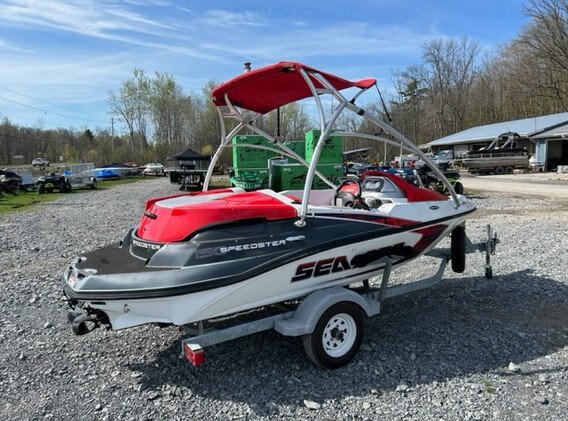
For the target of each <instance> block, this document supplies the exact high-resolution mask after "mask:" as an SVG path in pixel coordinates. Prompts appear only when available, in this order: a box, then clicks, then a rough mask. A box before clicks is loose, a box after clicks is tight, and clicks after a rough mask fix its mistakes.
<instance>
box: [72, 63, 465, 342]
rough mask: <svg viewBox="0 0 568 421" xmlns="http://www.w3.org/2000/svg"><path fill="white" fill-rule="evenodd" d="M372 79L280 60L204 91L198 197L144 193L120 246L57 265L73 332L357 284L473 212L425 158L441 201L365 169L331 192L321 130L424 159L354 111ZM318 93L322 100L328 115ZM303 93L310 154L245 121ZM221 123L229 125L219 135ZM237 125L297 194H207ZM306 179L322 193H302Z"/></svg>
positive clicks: (220, 311)
mask: <svg viewBox="0 0 568 421" xmlns="http://www.w3.org/2000/svg"><path fill="white" fill-rule="evenodd" d="M375 85H376V81H375V79H363V80H359V81H349V80H346V79H343V78H340V77H338V76H334V75H332V74H329V73H325V72H322V71H320V70H317V69H314V68H312V67H309V66H306V65H303V64H301V63H296V62H280V63H277V64H273V65H269V66H266V67H262V68H259V69H256V70H252V71H250V72H247V73H244V74H241V75H239V76H237V77H235V78H233V79H231V80H229V81H228V82H225V83H223V84H221V85H220V86H218V87H217V88H215V89H214V90H213V91H212V97H213V102H214V103H215V105H216V106H217V109H218V112H219V115H220V117H221V118H220V120H221V130H222V140H221V144H220V146H219V148H218V150H217V151H216V153H215V154H214V156H213V158H212V160H211V163H210V166H209V170H208V172H207V174H206V176H205V182H204V187H203V191H200V192H191V193H184V194H180V195H174V196H166V197H159V198H155V199H151V200H149V201H148V202H147V203H146V206H145V210H144V212H143V215H142V217H141V220H140V223H139V225H138V226H137V227H136V228H134V229H132V230H131V231H130V232H129V233H128V234H127V235H126V236H125V238H124V240H123V241H122V242H120V243H119V244H114V245H109V246H107V247H104V248H101V249H98V250H95V251H92V252H89V253H85V254H83V255H81V256H78V257H76V258H75V259H74V260H73V261H72V263H71V264H70V265H68V266H67V267H66V268H65V270H64V273H63V275H62V280H63V283H64V291H65V294H66V296H67V298H68V301H69V303H70V305H71V307H72V311H71V312H70V315H69V320H70V321H71V322H72V324H73V328H74V330H75V332H76V333H79V334H82V333H86V332H88V331H90V328H88V327H87V326H88V324H89V323H91V324H95V325H100V324H106V325H109V326H110V327H112V328H113V329H124V328H130V327H133V326H137V325H142V324H146V323H159V324H171V325H178V326H183V325H187V324H190V323H194V322H200V321H204V320H208V319H211V318H215V317H219V316H223V315H229V314H232V313H235V312H240V311H244V310H248V309H255V308H258V307H261V306H266V305H271V304H275V303H282V302H286V301H287V300H293V299H300V300H301V299H302V297H306V296H308V295H310V294H312V293H313V292H315V291H318V290H322V289H327V288H333V287H343V286H348V285H352V284H355V283H360V282H366V280H368V279H369V278H370V277H373V276H377V275H380V274H381V273H382V272H383V271H384V270H385V268H386V267H387V266H388V269H389V270H390V267H393V268H394V267H398V266H402V265H405V264H409V263H410V262H412V261H414V260H415V259H416V258H418V257H419V256H421V255H423V254H425V253H427V252H428V251H429V250H431V249H432V248H433V247H434V246H436V244H438V243H439V242H440V241H441V240H442V239H443V238H444V237H446V236H448V235H449V234H450V233H452V232H453V231H455V230H460V229H462V230H463V224H464V220H465V219H466V217H467V216H468V215H470V214H471V213H472V212H474V211H475V206H474V205H473V204H472V203H471V202H470V201H469V200H468V199H467V198H466V197H464V196H462V195H458V194H456V193H455V191H454V190H453V189H452V186H451V185H450V183H449V182H448V181H447V179H446V178H445V177H444V175H443V174H442V172H441V171H440V170H439V169H438V167H437V166H436V165H433V164H431V165H430V166H431V168H432V169H433V171H434V172H436V173H438V176H439V177H440V179H441V180H443V181H444V182H445V184H446V187H447V190H448V191H449V193H450V195H449V197H448V196H445V195H442V194H440V193H438V192H435V191H431V190H428V189H423V188H419V187H416V186H413V185H411V184H410V183H407V182H406V181H404V180H403V179H402V178H400V177H397V176H396V175H392V174H388V173H386V172H381V173H380V174H379V175H376V174H375V176H374V177H373V179H372V185H371V181H370V180H369V181H368V182H367V184H366V185H365V186H364V188H363V187H362V186H361V183H360V182H359V181H358V180H356V179H348V180H346V181H345V182H344V183H342V184H340V185H339V186H336V185H334V184H333V183H332V182H331V181H329V180H327V179H325V177H323V175H322V174H321V173H319V171H318V170H317V163H318V158H319V156H320V154H321V151H322V149H323V148H324V146H325V143H326V139H328V137H329V136H330V133H331V132H332V130H334V131H333V135H334V136H343V137H344V138H345V137H355V136H357V137H358V138H365V139H371V140H375V141H378V142H385V143H387V144H390V145H395V146H396V147H401V146H402V147H404V148H407V149H408V150H410V151H411V152H412V153H414V154H416V155H418V156H419V157H420V158H421V159H423V160H424V161H425V162H427V163H428V162H429V160H428V158H427V157H426V156H425V155H424V154H423V153H422V152H421V151H420V149H418V148H417V147H416V146H415V145H414V144H413V143H412V142H411V141H410V140H408V139H407V138H406V137H404V136H403V135H402V134H400V133H399V132H397V131H396V130H395V129H393V128H392V127H391V126H390V125H388V124H387V123H385V122H384V121H382V120H381V119H379V118H377V117H375V116H373V115H371V114H370V113H367V112H366V111H365V110H364V109H363V108H361V107H360V106H358V105H356V100H357V99H358V98H359V96H360V95H361V94H362V93H364V92H366V91H368V90H369V89H370V88H373V87H374V86H375ZM346 90H350V91H355V94H354V96H353V97H352V98H347V97H346V96H344V95H343V93H342V92H344V91H346ZM324 96H328V97H333V99H334V100H333V102H332V104H333V107H334V109H333V113H332V114H331V116H330V117H328V116H327V115H326V112H324V106H323V102H322V101H323V97H324ZM309 97H311V98H312V99H313V101H314V102H315V105H316V108H317V110H318V114H319V121H320V132H321V134H320V136H319V139H318V141H317V145H316V147H315V149H314V153H313V157H312V159H311V162H307V161H306V160H305V159H304V158H303V157H301V156H300V155H298V154H297V153H295V152H294V151H293V150H291V149H290V148H288V147H287V146H286V145H285V144H284V143H283V141H282V139H280V138H279V136H273V135H271V134H269V133H266V132H264V131H263V130H262V129H260V128H259V127H257V125H255V124H254V121H255V120H256V119H258V118H260V117H262V116H263V115H265V114H266V113H269V112H271V111H274V110H276V109H277V108H278V107H281V106H284V105H286V104H288V103H291V102H295V101H299V100H303V99H306V98H309ZM325 108H326V109H328V106H327V104H326V107H325ZM344 113H352V114H353V115H354V116H360V118H362V119H365V120H367V121H369V122H371V123H373V124H374V125H376V126H377V130H376V132H381V133H388V134H390V136H392V138H391V137H386V135H383V136H377V135H371V134H366V133H357V132H349V131H340V130H337V129H334V128H335V124H336V122H337V119H338V117H339V116H340V115H342V114H344ZM251 115H252V116H251ZM224 119H233V120H236V122H237V124H236V126H235V127H234V128H233V129H231V130H230V131H229V132H227V130H226V126H225V122H224ZM242 131H247V132H249V133H250V132H253V133H255V134H258V135H261V136H264V137H265V138H267V139H269V140H271V141H272V142H273V146H260V145H259V146H258V147H259V148H260V149H269V150H272V151H276V152H278V153H279V154H281V155H282V156H285V157H289V158H292V159H295V160H296V161H298V162H301V163H303V164H304V165H305V166H306V167H307V168H308V170H307V174H306V177H305V178H306V180H305V187H304V189H303V190H298V191H273V190H268V189H265V190H258V191H245V190H244V189H240V188H224V189H218V190H210V189H209V183H210V181H211V176H212V172H213V168H214V167H215V166H216V165H217V162H218V161H219V158H220V155H221V152H222V151H223V149H224V148H226V147H240V146H246V147H251V145H249V144H241V145H240V144H238V143H237V144H235V143H233V142H231V140H232V139H233V137H234V136H235V135H236V134H238V133H239V132H242ZM316 176H318V177H320V178H322V179H324V181H325V183H326V184H327V185H328V186H329V188H328V189H325V190H312V189H311V186H312V185H313V180H314V178H315V177H316ZM460 238H463V237H460ZM454 261H455V262H456V263H455V264H454V269H455V270H456V271H463V262H461V263H460V261H461V259H460V258H459V256H453V257H452V263H454Z"/></svg>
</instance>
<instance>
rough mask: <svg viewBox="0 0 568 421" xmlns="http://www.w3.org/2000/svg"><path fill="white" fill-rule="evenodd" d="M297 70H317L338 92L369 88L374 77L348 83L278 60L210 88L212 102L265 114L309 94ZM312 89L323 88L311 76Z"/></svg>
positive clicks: (307, 87) (309, 91)
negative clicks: (313, 86) (227, 98)
mask: <svg viewBox="0 0 568 421" xmlns="http://www.w3.org/2000/svg"><path fill="white" fill-rule="evenodd" d="M300 69H304V70H306V71H315V72H318V73H320V74H321V75H322V76H323V77H325V79H326V80H327V81H328V82H329V83H330V84H331V85H332V86H333V87H334V88H335V89H337V90H338V91H339V90H342V89H347V88H353V87H357V88H361V89H366V88H370V87H371V86H373V85H374V84H375V83H376V79H362V80H359V81H356V82H352V81H349V80H346V79H342V78H340V77H337V76H334V75H332V74H329V73H326V72H322V71H320V70H317V69H314V68H313V67H309V66H306V65H304V64H301V63H296V62H290V61H281V62H280V63H276V64H271V65H269V66H265V67H261V68H258V69H255V70H251V71H250V72H248V73H243V74H241V75H239V76H237V77H235V78H233V79H231V80H229V81H227V82H225V83H223V84H221V85H219V86H218V87H217V88H215V89H213V91H212V96H213V103H214V104H215V105H216V106H217V107H220V106H223V105H227V102H226V101H225V94H227V95H228V97H229V101H230V102H231V103H232V104H233V105H235V106H238V107H240V108H245V109H247V110H251V111H255V112H257V113H260V114H265V113H267V112H269V111H272V110H274V109H276V108H278V107H281V106H283V105H286V104H289V103H291V102H295V101H298V100H300V99H304V98H308V97H310V96H312V91H311V90H310V88H309V86H308V85H307V83H306V81H305V80H304V78H303V77H302V75H301V74H300V72H299V71H300ZM312 80H313V81H314V83H315V86H316V88H323V86H322V85H321V83H319V82H318V81H317V80H316V79H312Z"/></svg>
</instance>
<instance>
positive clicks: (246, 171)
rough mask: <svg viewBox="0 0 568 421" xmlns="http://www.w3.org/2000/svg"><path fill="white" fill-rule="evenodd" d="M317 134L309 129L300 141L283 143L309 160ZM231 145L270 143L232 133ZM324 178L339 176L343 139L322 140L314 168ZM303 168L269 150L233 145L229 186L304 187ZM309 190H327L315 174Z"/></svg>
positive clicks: (336, 177) (265, 144)
mask: <svg viewBox="0 0 568 421" xmlns="http://www.w3.org/2000/svg"><path fill="white" fill-rule="evenodd" d="M319 136H320V131H319V130H310V131H309V132H307V133H306V136H305V140H304V141H301V140H300V141H286V142H284V144H285V145H286V146H287V147H288V148H290V149H291V150H293V151H294V152H295V153H297V154H298V155H299V156H301V157H302V158H304V159H305V160H306V161H308V162H310V161H311V159H312V156H313V153H314V149H315V147H316V144H317V141H318V139H319ZM232 142H233V144H236V143H239V144H250V145H261V146H271V143H270V142H269V141H268V140H267V139H265V138H264V137H262V136H258V135H247V136H235V137H234V138H233V139H232ZM317 169H318V171H320V172H321V173H322V174H323V175H324V176H325V177H327V178H328V179H329V180H331V181H332V182H337V181H338V180H339V179H340V178H341V177H343V173H344V169H343V138H342V137H340V136H331V137H330V138H328V139H326V142H325V144H324V147H323V149H322V153H321V155H320V159H319V165H318V167H317ZM307 172H308V169H307V167H305V166H304V165H303V164H301V163H299V162H298V161H297V160H295V159H292V158H289V157H284V158H283V157H281V156H279V155H277V154H276V153H274V152H272V151H268V150H266V149H260V148H255V147H252V146H251V147H250V148H249V147H246V146H244V147H243V146H241V147H233V173H232V174H231V186H234V187H242V188H244V189H245V190H256V189H261V188H270V189H272V190H275V191H283V190H299V189H303V188H304V181H305V179H306V174H307ZM312 188H313V189H316V190H317V189H327V188H329V186H327V184H325V183H324V182H323V181H322V180H320V179H319V177H317V176H316V177H315V179H314V183H313V186H312Z"/></svg>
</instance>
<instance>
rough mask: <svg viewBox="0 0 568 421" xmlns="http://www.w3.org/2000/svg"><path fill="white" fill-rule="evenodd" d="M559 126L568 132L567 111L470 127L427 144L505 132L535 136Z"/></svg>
mask: <svg viewBox="0 0 568 421" xmlns="http://www.w3.org/2000/svg"><path fill="white" fill-rule="evenodd" d="M560 127H563V130H564V132H563V133H564V134H568V113H559V114H550V115H545V116H541V117H531V118H523V119H521V120H512V121H505V122H503V123H494V124H488V125H485V126H477V127H472V128H471V129H467V130H463V131H461V132H459V133H455V134H452V135H450V136H446V137H442V138H441V139H437V140H434V141H432V142H429V143H428V145H430V146H433V147H438V146H451V145H463V144H471V143H480V142H488V141H492V140H493V139H495V138H496V137H497V136H499V135H500V134H501V133H505V132H515V133H518V134H519V135H520V136H521V137H537V136H536V135H537V134H541V133H546V132H548V131H550V130H552V129H554V128H557V129H556V130H560ZM538 137H540V136H538Z"/></svg>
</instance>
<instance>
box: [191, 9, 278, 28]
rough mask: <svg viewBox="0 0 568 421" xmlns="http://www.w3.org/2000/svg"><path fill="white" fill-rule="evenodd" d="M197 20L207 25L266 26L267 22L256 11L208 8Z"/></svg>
mask: <svg viewBox="0 0 568 421" xmlns="http://www.w3.org/2000/svg"><path fill="white" fill-rule="evenodd" d="M198 20H199V22H201V23H203V24H205V25H209V26H240V27H243V26H266V25H267V23H266V22H265V21H264V19H263V18H262V17H261V16H260V15H259V14H257V13H254V12H249V11H244V12H230V11H227V10H208V11H207V12H205V14H204V15H203V16H202V17H200V18H199V19H198Z"/></svg>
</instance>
